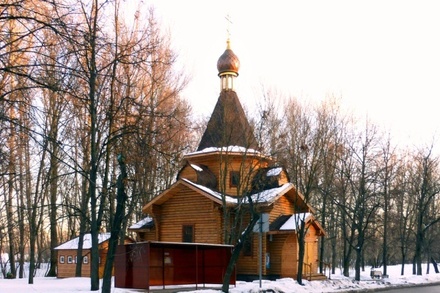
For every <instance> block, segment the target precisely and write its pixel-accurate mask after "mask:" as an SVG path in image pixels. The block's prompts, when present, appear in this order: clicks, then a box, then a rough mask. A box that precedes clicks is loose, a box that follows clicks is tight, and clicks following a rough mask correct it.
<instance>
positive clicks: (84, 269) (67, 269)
mask: <svg viewBox="0 0 440 293" xmlns="http://www.w3.org/2000/svg"><path fill="white" fill-rule="evenodd" d="M82 255H83V257H84V256H86V257H87V263H84V262H83V264H82V266H81V276H82V277H90V262H91V256H90V250H89V249H86V250H83V254H82ZM62 256H64V263H61V261H60V259H61V257H62ZM76 256H77V250H76V249H63V250H58V267H57V270H58V271H57V277H58V278H72V277H75V273H76ZM69 257H72V262H70V263H69V262H68V258H69ZM99 258H100V261H99V278H102V277H103V276H104V267H105V262H106V260H107V248H105V249H103V248H102V246H100V248H99Z"/></svg>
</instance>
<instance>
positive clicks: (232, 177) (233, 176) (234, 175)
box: [229, 171, 240, 187]
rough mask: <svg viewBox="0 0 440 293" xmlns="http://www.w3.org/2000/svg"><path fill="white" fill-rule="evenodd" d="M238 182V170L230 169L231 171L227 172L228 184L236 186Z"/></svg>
mask: <svg viewBox="0 0 440 293" xmlns="http://www.w3.org/2000/svg"><path fill="white" fill-rule="evenodd" d="M239 183H240V172H238V171H231V173H229V186H230V187H238V184H239Z"/></svg>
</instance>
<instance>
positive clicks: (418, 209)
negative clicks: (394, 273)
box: [411, 147, 440, 275]
mask: <svg viewBox="0 0 440 293" xmlns="http://www.w3.org/2000/svg"><path fill="white" fill-rule="evenodd" d="M432 150H433V147H431V148H428V149H426V150H424V151H420V152H419V153H417V154H416V155H415V156H414V158H413V161H414V170H415V172H414V173H413V174H412V177H411V191H412V195H413V196H414V197H415V202H414V204H415V206H414V207H415V213H416V221H415V231H414V232H415V235H416V239H415V240H416V242H415V252H414V260H415V262H414V264H415V267H416V274H417V275H422V255H423V250H424V246H425V238H426V234H427V233H428V232H429V231H430V230H431V229H432V228H433V227H434V226H435V225H436V224H437V223H438V222H440V217H439V216H438V214H439V211H438V210H435V209H433V208H434V207H435V203H436V201H437V199H438V197H439V194H440V185H439V182H440V176H439V160H438V157H436V156H435V155H434V154H433V151H432Z"/></svg>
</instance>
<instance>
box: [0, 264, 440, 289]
mask: <svg viewBox="0 0 440 293" xmlns="http://www.w3.org/2000/svg"><path fill="white" fill-rule="evenodd" d="M411 272H412V266H411V265H407V266H406V267H405V275H404V276H400V266H389V267H388V273H389V278H386V279H381V280H372V279H371V277H370V270H369V269H368V270H367V269H366V270H365V272H362V280H361V281H360V282H355V281H353V278H346V277H343V276H342V275H341V274H340V273H337V274H335V275H332V276H331V279H330V280H326V281H312V282H308V281H304V286H301V285H298V284H297V283H296V281H294V280H292V279H289V278H285V279H280V280H277V281H262V286H261V289H262V290H273V291H274V292H344V291H350V292H353V291H359V292H361V291H362V292H365V291H366V290H367V289H379V288H386V287H390V286H395V287H398V286H412V285H423V284H429V283H440V274H435V273H434V269H433V268H432V267H431V273H430V274H427V275H426V274H425V275H423V276H413V275H412V274H411ZM423 272H424V273H425V272H426V267H424V271H423ZM41 273H43V274H44V272H40V274H41ZM353 275H354V272H353ZM207 287H209V288H210V289H207V288H203V286H202V285H199V286H198V288H199V291H198V292H197V293H219V292H220V286H219V285H209V286H208V285H207ZM168 288H169V287H167V289H168ZM151 289H152V290H154V289H162V287H160V288H157V287H154V288H151ZM170 289H171V288H170ZM180 289H182V291H186V290H188V287H173V291H179V290H180ZM259 291H261V290H260V282H259V281H255V282H237V284H236V286H235V287H231V289H230V292H232V293H243V292H259ZM0 292H1V293H28V292H36V293H46V292H60V293H71V292H76V293H77V292H96V291H90V279H89V278H67V279H57V278H45V277H35V278H34V284H32V285H29V284H28V283H27V279H26V278H25V279H14V280H7V279H0ZM112 292H114V293H134V292H142V291H141V290H130V289H122V288H113V289H112Z"/></svg>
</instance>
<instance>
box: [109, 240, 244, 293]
mask: <svg viewBox="0 0 440 293" xmlns="http://www.w3.org/2000/svg"><path fill="white" fill-rule="evenodd" d="M231 252H232V246H230V245H210V244H200V243H169V242H152V241H148V242H140V243H133V244H125V245H119V246H118V248H117V251H116V255H115V263H114V265H115V287H117V288H133V289H147V290H149V289H150V287H151V286H162V287H163V288H165V286H167V285H174V286H175V285H194V286H195V287H196V288H197V287H198V286H199V285H201V284H202V285H203V286H205V285H206V284H222V283H223V275H224V273H225V271H226V267H227V265H228V262H229V259H230V257H231ZM235 281H236V278H235V271H234V273H233V276H232V278H231V281H230V284H235Z"/></svg>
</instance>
